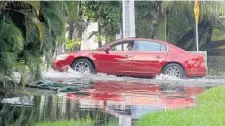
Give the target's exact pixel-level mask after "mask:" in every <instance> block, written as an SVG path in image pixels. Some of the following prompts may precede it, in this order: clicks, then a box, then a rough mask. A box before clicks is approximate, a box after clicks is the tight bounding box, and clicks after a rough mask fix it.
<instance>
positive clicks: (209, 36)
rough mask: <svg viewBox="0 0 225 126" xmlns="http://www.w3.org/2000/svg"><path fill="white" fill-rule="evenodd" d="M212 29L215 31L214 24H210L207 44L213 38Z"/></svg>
mask: <svg viewBox="0 0 225 126" xmlns="http://www.w3.org/2000/svg"><path fill="white" fill-rule="evenodd" d="M212 31H213V26H210V28H209V32H208V36H207V37H208V38H207V40H206V44H208V43H210V42H211V40H212Z"/></svg>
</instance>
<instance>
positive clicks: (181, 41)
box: [176, 29, 194, 48]
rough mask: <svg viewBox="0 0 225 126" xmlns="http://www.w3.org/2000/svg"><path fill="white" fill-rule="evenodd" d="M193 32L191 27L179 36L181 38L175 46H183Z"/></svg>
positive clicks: (191, 36)
mask: <svg viewBox="0 0 225 126" xmlns="http://www.w3.org/2000/svg"><path fill="white" fill-rule="evenodd" d="M193 34H194V32H193V29H191V30H190V31H188V32H187V33H186V34H184V35H183V36H182V37H181V39H180V40H179V41H178V42H177V44H176V46H178V47H180V48H184V45H185V43H187V42H188V41H189V40H190V39H192V38H193Z"/></svg>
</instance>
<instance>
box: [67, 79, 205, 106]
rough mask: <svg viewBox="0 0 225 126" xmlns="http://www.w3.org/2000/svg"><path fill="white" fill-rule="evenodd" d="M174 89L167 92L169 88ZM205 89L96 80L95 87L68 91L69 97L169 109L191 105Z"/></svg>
mask: <svg viewBox="0 0 225 126" xmlns="http://www.w3.org/2000/svg"><path fill="white" fill-rule="evenodd" d="M171 89H172V90H174V91H172V92H171V91H170V92H167V90H171ZM204 90H205V88H204V87H184V86H175V87H174V86H173V88H170V87H167V88H166V89H163V88H162V87H161V85H158V84H145V83H139V82H96V83H94V84H93V89H89V90H88V89H85V90H84V92H85V95H83V94H82V95H80V94H81V93H68V94H67V98H69V99H74V100H75V99H76V100H78V99H83V100H84V99H86V100H96V101H107V102H108V103H109V102H113V104H121V103H124V104H126V105H152V106H162V105H166V108H167V109H177V108H182V107H190V106H192V105H193V104H194V97H195V96H196V95H198V94H200V93H202V92H203V91H204Z"/></svg>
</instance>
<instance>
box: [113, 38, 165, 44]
mask: <svg viewBox="0 0 225 126" xmlns="http://www.w3.org/2000/svg"><path fill="white" fill-rule="evenodd" d="M123 40H128V41H131V40H133V41H135V40H148V41H153V42H160V43H163V44H168V42H166V41H162V40H157V39H150V38H137V37H129V38H123V39H118V40H117V41H123Z"/></svg>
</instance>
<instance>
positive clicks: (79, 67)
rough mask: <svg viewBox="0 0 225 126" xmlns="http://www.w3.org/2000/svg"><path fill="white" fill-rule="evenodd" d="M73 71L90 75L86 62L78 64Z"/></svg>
mask: <svg viewBox="0 0 225 126" xmlns="http://www.w3.org/2000/svg"><path fill="white" fill-rule="evenodd" d="M74 70H75V71H77V72H80V73H90V72H91V70H90V67H89V65H88V64H87V63H86V62H78V63H77V64H76V65H75V67H74Z"/></svg>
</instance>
